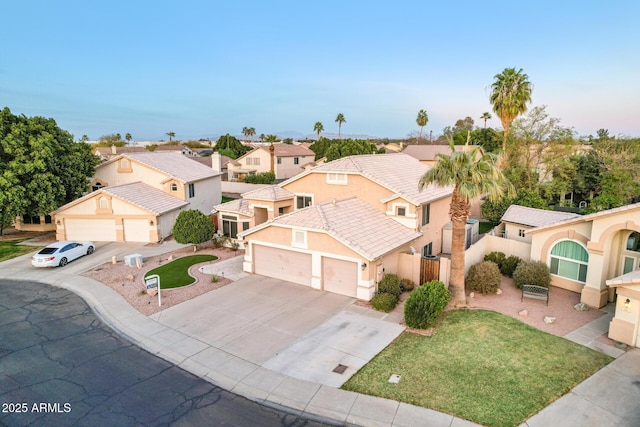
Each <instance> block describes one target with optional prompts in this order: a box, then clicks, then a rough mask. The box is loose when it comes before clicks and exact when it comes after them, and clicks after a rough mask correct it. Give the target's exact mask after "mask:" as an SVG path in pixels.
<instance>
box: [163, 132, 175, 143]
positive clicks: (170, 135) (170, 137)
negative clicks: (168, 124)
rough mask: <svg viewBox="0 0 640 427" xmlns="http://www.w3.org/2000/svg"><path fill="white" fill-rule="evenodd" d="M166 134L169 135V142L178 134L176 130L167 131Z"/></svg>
mask: <svg viewBox="0 0 640 427" xmlns="http://www.w3.org/2000/svg"><path fill="white" fill-rule="evenodd" d="M165 135H167V136H168V137H169V142H171V141H172V139H173V138H174V137H175V136H176V133H175V132H167V133H165Z"/></svg>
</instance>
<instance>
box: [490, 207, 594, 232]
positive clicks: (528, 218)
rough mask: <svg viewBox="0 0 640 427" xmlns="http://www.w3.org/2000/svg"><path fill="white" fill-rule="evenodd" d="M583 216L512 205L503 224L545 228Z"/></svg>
mask: <svg viewBox="0 0 640 427" xmlns="http://www.w3.org/2000/svg"><path fill="white" fill-rule="evenodd" d="M581 216H582V215H578V214H574V213H570V212H558V211H549V210H544V209H535V208H528V207H526V206H519V205H511V206H509V208H508V209H507V211H506V212H505V213H504V215H502V219H501V220H502V222H512V223H514V224H522V225H528V226H530V227H543V226H545V225H550V224H555V223H557V222H560V221H565V220H567V219H573V218H580V217H581Z"/></svg>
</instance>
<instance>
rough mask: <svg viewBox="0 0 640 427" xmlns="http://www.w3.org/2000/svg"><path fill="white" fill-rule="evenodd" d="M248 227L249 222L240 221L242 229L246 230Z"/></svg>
mask: <svg viewBox="0 0 640 427" xmlns="http://www.w3.org/2000/svg"><path fill="white" fill-rule="evenodd" d="M248 229H249V223H248V222H243V223H242V231H247V230H248Z"/></svg>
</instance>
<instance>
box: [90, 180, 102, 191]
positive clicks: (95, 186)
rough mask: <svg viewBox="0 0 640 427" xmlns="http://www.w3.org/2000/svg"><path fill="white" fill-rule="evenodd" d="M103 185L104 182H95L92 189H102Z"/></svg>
mask: <svg viewBox="0 0 640 427" xmlns="http://www.w3.org/2000/svg"><path fill="white" fill-rule="evenodd" d="M102 187H104V184H102V183H101V182H100V181H98V182H96V183H95V184H93V185H92V186H91V191H96V190H99V189H101V188H102Z"/></svg>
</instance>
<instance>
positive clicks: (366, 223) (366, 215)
mask: <svg viewBox="0 0 640 427" xmlns="http://www.w3.org/2000/svg"><path fill="white" fill-rule="evenodd" d="M269 225H279V226H286V227H293V228H295V227H301V228H305V229H312V230H317V231H323V232H326V233H327V234H329V235H330V236H333V237H334V238H335V239H336V240H338V241H340V242H342V243H343V244H345V245H346V246H348V247H350V248H351V249H353V250H354V251H356V252H358V253H359V254H361V255H363V256H364V257H366V258H367V259H368V260H374V259H377V258H379V257H381V256H382V255H384V254H386V253H388V252H391V251H393V250H395V249H397V248H398V247H400V246H402V245H405V244H408V243H410V242H411V241H413V240H415V239H417V238H418V237H420V236H421V235H422V234H421V233H418V232H415V231H413V230H411V229H409V228H407V227H405V226H403V225H401V224H400V223H399V222H397V221H395V220H393V219H391V218H389V217H388V216H387V215H385V214H384V213H382V212H380V211H379V210H377V209H375V208H374V207H372V206H370V205H369V204H367V203H366V202H363V201H362V200H360V199H358V198H356V197H352V198H349V199H343V200H337V201H332V202H326V203H321V204H318V205H314V206H309V207H308V208H304V209H300V210H297V211H295V212H292V213H289V214H286V215H282V216H279V217H276V218H274V219H273V220H271V221H269V222H267V223H264V224H261V225H259V226H258V227H254V228H253V229H250V230H247V231H246V232H244V233H241V234H242V235H245V234H250V233H251V232H253V231H257V230H259V229H261V228H264V227H267V226H269ZM382 234H383V236H382ZM381 237H382V238H381Z"/></svg>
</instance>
